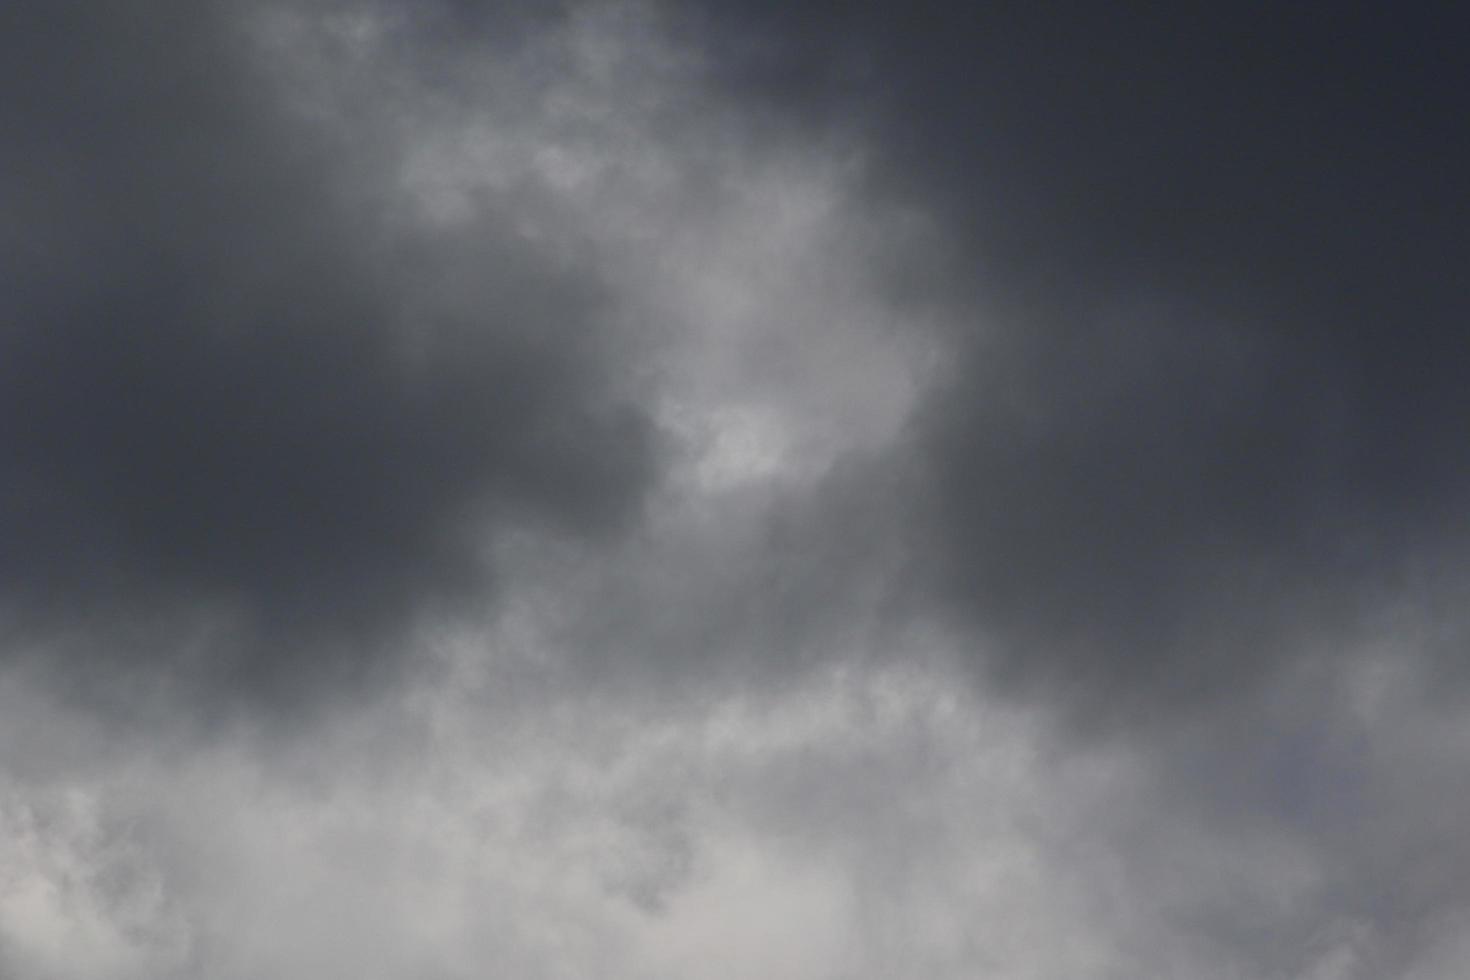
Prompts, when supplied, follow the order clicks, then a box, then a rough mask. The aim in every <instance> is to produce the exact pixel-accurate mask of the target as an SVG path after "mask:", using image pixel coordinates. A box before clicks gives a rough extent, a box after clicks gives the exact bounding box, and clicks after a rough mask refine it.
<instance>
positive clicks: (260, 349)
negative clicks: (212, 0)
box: [0, 4, 653, 688]
mask: <svg viewBox="0 0 1470 980" xmlns="http://www.w3.org/2000/svg"><path fill="white" fill-rule="evenodd" d="M5 18H6V20H7V24H6V25H5V29H4V31H3V33H4V36H5V39H6V40H5V42H4V43H5V44H6V47H7V50H6V52H5V53H4V59H3V60H4V61H5V63H6V69H5V71H6V86H7V90H8V91H9V92H10V93H11V96H10V97H8V98H7V99H6V103H5V116H4V122H3V128H4V143H5V151H4V152H5V154H6V160H7V166H6V170H7V177H6V184H7V185H8V186H7V194H6V196H7V199H8V203H7V209H6V210H7V215H8V218H7V227H6V236H7V249H6V251H7V256H8V257H7V260H6V262H5V267H6V271H5V273H4V276H5V287H4V293H5V296H6V299H5V301H4V302H5V316H4V328H3V334H0V348H3V356H0V419H3V421H0V472H3V474H4V492H3V497H0V500H3V503H0V522H3V532H0V533H3V536H4V538H5V540H6V548H5V551H4V557H3V558H0V589H3V600H4V605H5V606H6V608H7V611H8V616H9V618H10V619H12V621H14V622H15V623H17V624H18V626H19V628H20V629H21V630H22V631H26V632H29V631H30V630H32V629H38V630H41V631H43V633H45V632H55V631H58V630H59V631H62V632H65V631H66V630H69V629H71V628H73V627H75V626H76V625H77V624H78V623H79V622H80V617H93V616H95V617H98V619H99V621H100V622H102V623H104V624H105V625H104V627H103V628H104V629H107V630H110V631H111V634H110V635H103V636H98V635H96V634H93V635H90V636H88V637H86V638H85V639H83V640H82V641H81V643H80V644H78V645H79V646H81V647H83V648H86V647H88V646H99V647H105V648H106V653H105V655H103V656H100V657H98V658H92V659H94V660H95V661H103V660H107V659H115V660H120V661H128V660H132V659H144V660H153V661H169V660H171V659H174V657H175V655H176V653H177V647H178V646H179V644H180V640H179V639H178V638H177V637H175V636H173V635H169V633H168V631H167V630H160V629H157V628H155V627H151V626H150V627H148V628H140V627H141V625H142V624H141V623H140V622H139V620H143V619H150V620H155V621H157V620H162V621H169V620H173V619H179V620H181V621H186V622H190V623H191V624H192V628H194V629H197V628H198V622H197V621H198V620H199V619H200V618H201V617H204V618H206V619H208V618H217V619H218V620H220V621H222V622H223V623H224V624H225V625H224V626H223V627H222V628H221V633H222V634H223V635H224V636H225V637H226V638H224V639H220V640H211V641H209V642H211V643H212V644H213V646H214V647H215V648H216V649H219V648H233V649H232V651H231V653H230V654H229V656H230V658H232V662H230V663H229V664H228V665H227V670H228V674H229V679H228V682H227V683H230V684H238V685H241V686H243V687H247V688H248V687H249V686H251V685H253V684H257V683H262V684H269V685H278V684H285V685H288V686H289V685H294V684H297V683H305V682H307V681H309V680H310V679H311V678H312V675H313V673H314V672H317V671H321V670H323V664H322V661H323V660H326V659H331V658H339V659H340V660H341V661H342V662H337V663H332V664H331V665H330V667H329V669H327V671H326V672H327V673H329V674H330V673H335V672H337V671H338V670H339V669H340V668H343V667H348V668H354V665H355V664H360V663H362V662H364V661H368V660H370V659H371V658H372V657H373V656H375V655H376V654H377V653H379V652H380V651H381V649H382V647H383V644H384V642H385V640H392V639H393V638H394V637H398V636H399V635H400V632H401V628H402V627H403V626H404V625H405V624H406V623H407V622H408V621H409V620H410V619H411V618H412V617H413V616H414V615H416V614H417V613H419V612H421V611H422V608H421V607H423V606H424V605H425V604H434V603H439V602H444V603H456V602H463V601H466V600H470V599H474V600H475V601H477V602H478V601H479V599H480V594H481V593H483V592H484V591H485V590H486V589H487V588H488V587H489V585H490V579H489V577H488V575H487V569H486V567H485V563H486V555H485V552H486V549H487V547H488V544H487V540H486V535H487V532H489V531H492V530H493V529H494V527H495V526H496V524H497V522H500V521H503V520H505V519H507V517H508V516H509V517H511V518H512V519H514V520H517V521H522V520H531V521H543V522H546V523H548V524H550V525H552V526H554V527H560V528H563V529H567V530H571V531H573V532H576V533H594V532H599V531H601V530H604V529H607V528H609V527H611V526H613V525H615V524H616V523H618V522H619V521H621V520H622V519H624V518H625V517H626V516H627V515H628V514H629V513H630V512H631V510H632V509H633V508H634V507H635V505H636V500H637V497H638V495H639V494H640V492H641V491H642V489H643V487H644V485H645V484H646V483H647V482H648V480H649V476H650V472H651V467H652V464H653V452H652V447H653V442H652V436H651V434H650V429H649V425H648V423H647V422H646V420H645V419H643V418H642V417H641V416H640V414H639V413H638V411H637V410H636V409H635V408H633V407H631V405H630V404H629V403H628V402H627V399H626V397H625V396H624V395H620V394H619V392H618V390H617V387H618V385H619V384H620V383H621V382H622V381H623V380H625V379H622V378H620V369H619V366H618V362H617V361H616V358H615V356H614V355H613V352H612V349H611V344H610V343H609V342H607V341H606V338H605V334H606V323H605V319H604V318H605V317H606V301H605V298H604V297H603V296H602V292H603V291H602V289H601V288H600V286H599V284H598V282H597V278H596V275H595V274H592V273H589V272H588V271H587V270H584V269H578V268H575V267H574V261H575V260H574V259H572V258H569V257H565V256H559V255H555V254H551V253H550V252H549V251H548V250H547V249H545V248H542V247H538V246H537V245H536V244H535V243H534V242H532V241H530V240H528V239H527V238H526V237H525V236H524V234H523V233H522V232H521V231H520V230H519V229H518V228H516V227H515V224H514V221H513V217H512V216H511V215H509V214H506V213H497V212H496V209H495V207H494V203H493V202H490V203H488V204H487V205H486V206H485V207H483V208H481V209H480V210H479V211H478V212H477V213H476V215H475V216H474V217H473V219H471V220H467V221H466V222H464V223H462V225H461V226H459V227H456V228H454V229H452V230H450V231H442V230H436V229H430V228H425V227H423V226H422V224H421V223H418V222H415V221H414V220H412V219H409V218H404V217H403V216H402V215H401V214H400V213H398V212H400V211H401V210H402V208H401V205H400V204H399V203H398V201H397V200H396V199H395V195H396V196H401V192H397V191H396V190H395V187H394V185H393V184H392V183H391V181H393V180H396V170H397V166H398V161H396V160H395V159H393V158H392V156H391V154H390V153H389V152H388V151H387V150H384V149H383V148H382V147H381V146H380V145H378V144H380V143H381V137H382V136H383V133H381V132H377V133H368V134H366V137H376V138H377V141H376V143H375V141H374V139H371V138H365V136H364V134H362V133H359V132H355V131H354V130H353V120H352V119H350V118H348V119H345V120H341V121H339V122H337V124H336V131H332V128H331V127H332V121H331V120H328V123H327V124H326V126H327V128H326V131H323V126H322V125H317V126H315V127H312V126H310V125H308V121H309V120H307V119H305V118H302V116H301V113H293V112H292V106H291V105H290V101H291V100H290V99H289V98H288V96H289V94H290V93H289V92H275V91H273V90H272V86H271V85H270V84H268V83H269V81H270V79H269V77H268V76H266V75H265V71H266V69H267V68H271V67H272V66H271V65H270V64H269V63H265V62H264V61H263V55H262V53H261V52H260V51H257V50H255V49H253V48H251V47H250V46H248V45H247V40H248V37H249V35H247V34H246V33H245V25H241V24H238V23H236V22H234V21H233V20H230V19H227V18H226V17H225V15H223V14H221V13H219V12H217V11H215V10H214V9H213V8H212V7H208V6H205V7H200V8H197V9H196V8H195V7H194V6H193V5H184V4H180V5H174V6H171V7H170V8H169V9H168V10H158V11H155V12H153V13H151V14H150V15H148V16H146V17H140V16H138V15H136V14H135V13H132V12H124V11H121V10H114V9H113V8H109V7H97V6H95V5H84V4H74V5H73V4H63V5H60V7H59V8H58V7H55V6H53V5H32V4H21V5H18V6H17V7H16V8H15V9H12V10H10V11H8V12H7V13H6V14H5ZM258 47H261V48H263V47H264V45H263V44H262V45H258ZM252 59H253V60H252ZM277 70H278V71H279V69H277ZM277 87H278V88H285V86H283V85H282V86H277ZM283 103H284V104H283ZM331 108H332V107H331V106H327V107H326V109H328V110H330V109H331ZM393 152H397V151H396V148H394V150H393ZM130 631H132V632H136V633H138V634H139V635H136V636H134V637H129V636H128V634H129V632H130ZM44 639H45V637H43V640H44ZM85 652H86V651H85V649H84V650H83V653H84V654H85ZM209 656H210V657H215V656H216V654H214V653H211V654H209ZM94 666H95V663H94Z"/></svg>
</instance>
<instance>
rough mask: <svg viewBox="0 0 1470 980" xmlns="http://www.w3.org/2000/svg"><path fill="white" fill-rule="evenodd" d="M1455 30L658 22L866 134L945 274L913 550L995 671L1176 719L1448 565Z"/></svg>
mask: <svg viewBox="0 0 1470 980" xmlns="http://www.w3.org/2000/svg"><path fill="white" fill-rule="evenodd" d="M1464 26H1465V25H1464V23H1463V20H1462V17H1461V16H1460V15H1459V14H1458V13H1457V12H1456V11H1454V9H1453V8H1452V7H1450V6H1449V5H1426V4H1412V5H1408V7H1407V8H1405V7H1402V6H1399V7H1390V6H1388V5H1376V4H1369V5H1354V6H1353V7H1352V8H1350V9H1348V8H1337V9H1332V10H1325V9H1316V8H1306V7H1289V8H1288V7H1282V6H1281V5H1277V4H1251V3H1245V4H1171V5H1167V6H1158V7H1152V8H1148V9H1141V8H1140V9H1127V10H1125V9H1120V8H1115V7H1107V6H1097V7H1095V8H1090V9H1079V8H1077V7H1076V6H1075V5H1059V4H1048V3H1025V4H1019V3H1016V4H1013V3H993V4H953V3H939V2H919V3H914V4H903V5H898V4H886V3H862V2H858V3H832V4H821V3H817V4H801V5H787V4H763V3H756V4H742V5H740V7H739V9H738V10H734V9H727V8H725V7H723V6H721V5H712V6H711V10H710V13H709V15H708V17H707V18H705V19H701V20H697V21H696V24H695V25H694V26H692V27H691V28H690V29H691V30H692V31H694V32H696V33H699V32H707V33H708V34H709V35H712V36H715V37H718V38H721V39H723V41H724V48H723V49H724V50H726V51H727V52H728V53H729V60H728V61H727V62H725V63H724V70H725V72H726V74H725V76H724V79H725V82H726V84H728V85H729V86H731V88H732V89H733V90H734V91H736V92H739V93H740V96H741V97H742V98H746V99H749V100H751V101H752V102H753V103H755V104H757V105H760V106H762V107H763V108H765V109H766V110H767V111H771V112H776V113H784V114H787V115H788V116H789V117H790V118H791V119H793V120H795V122H796V124H797V125H803V124H804V125H816V124H820V123H821V122H822V121H830V119H831V117H832V116H833V115H838V116H845V117H846V118H848V119H850V120H854V121H855V123H856V124H857V125H859V126H862V127H866V128H867V131H869V132H871V133H873V134H875V136H874V140H875V142H876V144H877V149H876V151H875V157H876V158H877V162H876V165H875V168H874V169H875V176H874V183H875V192H876V193H887V194H895V195H898V196H900V197H901V198H904V199H908V200H916V201H918V202H921V203H922V206H923V207H924V208H925V209H927V210H928V211H929V212H930V213H934V214H937V215H940V216H941V217H940V219H939V220H940V221H941V223H942V225H943V227H944V229H945V231H946V233H947V234H948V235H950V236H951V241H952V243H953V248H954V251H953V253H952V254H951V255H950V256H949V257H948V260H947V261H945V262H943V263H942V264H940V265H939V267H937V268H933V269H929V270H925V275H926V276H927V278H925V276H919V277H917V281H916V282H913V281H911V282H909V283H906V284H905V286H904V288H907V289H917V290H922V291H927V292H929V293H930V294H931V295H933V294H939V295H948V296H950V297H952V298H953V301H954V302H955V303H956V304H957V305H958V306H959V307H960V308H961V309H964V308H965V307H966V304H967V303H974V302H976V301H977V300H978V301H983V303H984V304H985V309H986V310H987V311H988V312H989V314H990V315H989V316H988V317H982V316H976V317H973V318H966V317H965V316H964V315H963V314H962V315H961V316H960V317H958V320H959V322H960V324H961V327H960V333H961V336H959V337H958V338H957V343H958V346H959V348H960V349H961V350H963V351H964V352H965V353H964V354H962V355H959V356H960V357H962V358H963V364H962V366H961V367H960V368H959V369H958V370H957V371H956V372H955V376H954V377H953V378H952V379H951V380H950V382H949V384H948V385H947V386H946V387H944V388H943V390H941V391H939V392H938V393H936V394H935V396H934V397H933V399H932V402H931V404H930V405H929V407H928V410H927V413H926V415H925V419H924V423H923V424H922V425H921V426H920V429H919V431H918V434H917V440H918V442H919V443H920V445H921V448H920V450H919V457H920V458H921V459H922V460H923V465H926V466H928V467H929V470H930V474H931V476H932V483H931V489H932V491H933V493H934V497H933V498H932V499H930V500H928V501H926V504H927V505H928V506H930V507H932V508H933V509H932V512H930V513H928V514H926V515H924V516H923V518H921V521H920V523H921V524H924V523H927V524H928V525H929V526H928V533H929V535H930V536H929V537H927V538H926V539H925V542H926V545H925V547H927V548H929V549H932V550H930V551H928V554H929V556H930V557H931V558H932V563H931V564H932V570H933V571H934V572H935V573H936V574H935V579H934V583H933V584H934V586H935V588H936V589H937V590H938V593H939V594H940V595H942V596H943V597H944V598H945V599H946V600H947V602H948V603H949V605H950V607H951V611H954V612H958V613H959V614H960V617H961V619H963V620H965V621H966V622H969V623H970V624H972V625H978V626H979V627H980V628H981V629H982V630H984V631H985V632H986V634H987V635H989V636H990V637H992V638H995V639H997V640H998V642H997V643H996V644H994V645H992V651H993V653H992V655H993V656H995V657H998V661H999V662H998V664H997V666H999V668H1000V670H1001V674H1002V675H1003V676H1004V677H1007V678H1010V679H1013V680H1015V681H1017V682H1019V683H1023V684H1033V683H1037V682H1039V683H1042V684H1044V685H1054V686H1055V688H1056V689H1058V690H1061V689H1072V690H1080V691H1083V692H1086V693H1085V696H1086V697H1088V698H1091V697H1093V696H1094V695H1096V694H1097V693H1099V690H1101V691H1102V693H1104V694H1105V695H1107V698H1106V700H1107V702H1108V704H1109V706H1110V709H1109V710H1116V709H1117V708H1118V707H1119V706H1120V705H1129V708H1130V709H1131V707H1133V705H1131V704H1129V703H1130V702H1133V701H1136V700H1138V699H1143V700H1144V701H1145V702H1146V703H1145V704H1144V705H1140V706H1137V707H1141V708H1142V709H1144V710H1150V709H1151V708H1154V707H1158V706H1159V701H1160V699H1162V701H1165V702H1176V701H1183V702H1192V701H1195V700H1197V699H1198V698H1201V697H1208V696H1210V695H1211V694H1213V693H1218V692H1230V691H1233V690H1235V689H1236V688H1237V687H1239V686H1240V685H1242V684H1248V683H1251V682H1253V681H1254V680H1256V679H1258V677H1259V676H1260V674H1261V670H1262V668H1265V667H1267V666H1269V665H1270V664H1271V662H1272V661H1273V659H1275V658H1277V657H1279V656H1282V655H1284V654H1285V653H1286V652H1287V651H1288V650H1289V648H1290V647H1291V645H1292V644H1293V643H1295V642H1300V641H1301V639H1302V635H1301V631H1302V630H1303V629H1305V630H1306V631H1307V633H1308V634H1312V633H1316V634H1318V635H1320V634H1321V633H1322V632H1323V631H1328V632H1330V631H1331V630H1332V629H1333V628H1335V627H1337V626H1340V625H1344V624H1346V623H1348V622H1352V621H1353V619H1354V617H1355V616H1356V615H1358V614H1359V613H1360V611H1361V609H1362V607H1363V605H1364V604H1369V603H1372V602H1376V601H1381V600H1382V598H1383V597H1384V596H1385V595H1390V594H1394V593H1396V592H1397V591H1399V590H1401V589H1404V588H1411V587H1412V586H1411V584H1410V583H1413V582H1415V581H1416V579H1415V576H1416V575H1424V574H1428V575H1429V576H1430V577H1431V578H1433V577H1436V576H1439V575H1450V576H1453V575H1457V574H1459V573H1460V571H1461V569H1460V567H1459V566H1460V565H1461V558H1462V556H1463V553H1464V548H1465V544H1466V542H1465V538H1464V530H1463V528H1464V522H1463V517H1462V509H1463V501H1464V500H1465V493H1466V491H1467V489H1470V485H1467V477H1470V446H1467V442H1466V440H1465V432H1466V430H1467V422H1470V384H1467V381H1470V358H1467V356H1466V355H1467V353H1470V340H1467V335H1466V332H1465V323H1466V319H1467V316H1466V315H1467V312H1470V299H1467V294H1466V290H1465V285H1464V276H1463V269H1462V267H1463V265H1464V263H1465V260H1466V258H1467V256H1470V231H1467V225H1466V222H1465V221H1464V214H1465V212H1466V205H1467V203H1470V202H1467V184H1466V182H1465V180H1464V178H1463V174H1464V173H1465V171H1466V167H1467V163H1470V160H1467V155H1470V141H1467V140H1466V138H1465V134H1464V126H1463V120H1464V117H1465V110H1466V108H1467V104H1466V99H1467V97H1466V92H1467V91H1470V86H1467V82H1470V79H1467V72H1466V67H1465V64H1466V63H1465V60H1464V58H1463V57H1462V56H1461V53H1460V51H1459V43H1458V42H1459V39H1461V38H1463V36H1464V31H1463V28H1464ZM997 321H999V322H1000V323H1001V324H1002V325H1001V326H999V327H997V326H996V322H997ZM967 330H968V333H967V332H966V331H967ZM1426 569H1433V570H1432V571H1429V572H1427V573H1426ZM1293 634H1295V635H1293ZM1450 645H1451V646H1453V644H1450ZM1443 652H1444V653H1445V654H1446V655H1447V656H1448V657H1449V659H1450V660H1451V661H1455V660H1459V659H1460V658H1461V655H1460V654H1459V653H1458V651H1454V650H1448V651H1443Z"/></svg>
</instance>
